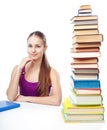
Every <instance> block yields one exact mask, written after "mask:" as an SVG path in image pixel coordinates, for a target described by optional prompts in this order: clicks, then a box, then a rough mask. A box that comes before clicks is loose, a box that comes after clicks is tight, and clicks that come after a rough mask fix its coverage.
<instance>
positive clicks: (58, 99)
mask: <svg viewBox="0 0 107 130" xmlns="http://www.w3.org/2000/svg"><path fill="white" fill-rule="evenodd" d="M61 102H62V98H61V97H56V100H55V105H56V106H60V105H61Z"/></svg>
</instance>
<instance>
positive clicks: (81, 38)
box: [72, 34, 103, 43]
mask: <svg viewBox="0 0 107 130" xmlns="http://www.w3.org/2000/svg"><path fill="white" fill-rule="evenodd" d="M72 40H73V43H76V42H78V43H81V42H82V43H84V42H85V43H86V42H102V41H103V35H102V34H92V35H76V36H74V37H73V38H72Z"/></svg>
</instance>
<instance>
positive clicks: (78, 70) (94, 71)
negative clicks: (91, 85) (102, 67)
mask: <svg viewBox="0 0 107 130" xmlns="http://www.w3.org/2000/svg"><path fill="white" fill-rule="evenodd" d="M72 72H73V73H75V74H99V73H100V72H99V69H98V68H73V69H72Z"/></svg>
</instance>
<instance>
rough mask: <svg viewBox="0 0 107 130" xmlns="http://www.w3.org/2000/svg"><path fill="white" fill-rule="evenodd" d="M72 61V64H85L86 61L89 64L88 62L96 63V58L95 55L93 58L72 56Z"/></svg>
mask: <svg viewBox="0 0 107 130" xmlns="http://www.w3.org/2000/svg"><path fill="white" fill-rule="evenodd" d="M72 63H74V64H79V63H80V64H81V63H82V64H83V63H84V64H86V63H88V64H90V63H94V64H95V63H96V64H97V63H98V58H96V57H94V58H73V59H72Z"/></svg>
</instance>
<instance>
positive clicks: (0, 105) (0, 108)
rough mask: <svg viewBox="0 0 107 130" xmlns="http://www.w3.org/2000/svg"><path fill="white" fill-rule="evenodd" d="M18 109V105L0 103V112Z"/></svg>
mask: <svg viewBox="0 0 107 130" xmlns="http://www.w3.org/2000/svg"><path fill="white" fill-rule="evenodd" d="M18 107H20V104H19V103H15V102H11V101H0V112H2V111H7V110H10V109H14V108H18Z"/></svg>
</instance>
